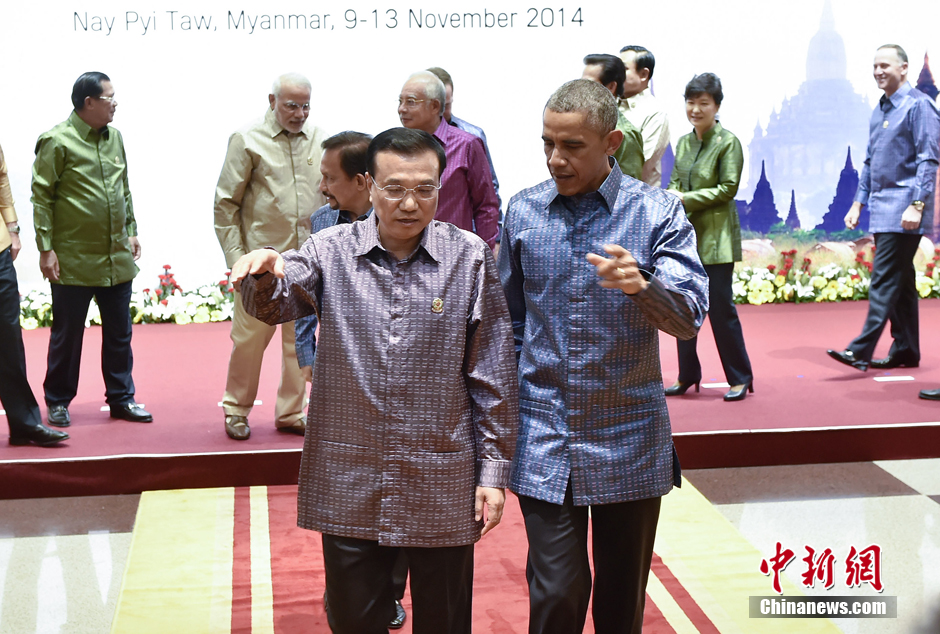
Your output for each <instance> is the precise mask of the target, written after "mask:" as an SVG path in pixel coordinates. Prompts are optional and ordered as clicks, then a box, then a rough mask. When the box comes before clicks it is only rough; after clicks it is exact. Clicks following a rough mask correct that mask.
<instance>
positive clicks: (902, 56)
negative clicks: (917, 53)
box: [878, 44, 907, 64]
mask: <svg viewBox="0 0 940 634" xmlns="http://www.w3.org/2000/svg"><path fill="white" fill-rule="evenodd" d="M883 48H893V49H894V50H895V51H896V52H897V54H898V59H900V60H901V61H902V62H904V63H905V64H906V63H907V51H905V50H904V49H903V48H901V47H900V46H899V45H897V44H883V45H881V46H879V47H878V50H879V51H880V50H881V49H883Z"/></svg>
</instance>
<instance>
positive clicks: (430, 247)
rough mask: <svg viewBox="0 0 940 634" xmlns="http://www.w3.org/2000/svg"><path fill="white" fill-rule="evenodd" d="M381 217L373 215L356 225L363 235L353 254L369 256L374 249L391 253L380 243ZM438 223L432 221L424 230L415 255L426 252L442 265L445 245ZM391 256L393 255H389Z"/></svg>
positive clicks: (412, 255) (360, 236)
mask: <svg viewBox="0 0 940 634" xmlns="http://www.w3.org/2000/svg"><path fill="white" fill-rule="evenodd" d="M378 223H379V217H378V216H377V215H376V214H372V215H371V216H370V217H369V218H367V219H365V220H363V221H362V222H359V223H356V224H357V225H358V226H359V228H360V230H361V233H360V235H359V247H358V248H357V249H356V250H355V251H354V252H353V253H355V254H356V255H357V256H362V255H368V254H369V253H371V252H372V251H373V250H374V249H380V250H382V251H385V252H386V253H389V252H388V250H387V249H386V248H385V247H383V246H382V243H381V242H380V241H379V225H378ZM437 225H438V221H437V220H432V221H431V223H430V224H429V225H428V226H427V227H425V228H424V232H423V233H422V234H421V241H420V242H419V243H418V246H417V248H416V249H415V253H417V252H418V251H421V250H422V249H423V250H424V252H425V253H427V254H428V256H429V257H430V258H431V259H432V260H434V261H435V262H437V263H440V262H441V260H442V255H443V253H444V245H443V244H441V241H442V238H441V236H440V235H439V234H440V229H439V228H438V226H437ZM415 253H412V254H411V256H410V257H409V258H408V259H409V260H410V259H411V258H412V257H414V255H415ZM389 255H391V254H390V253H389Z"/></svg>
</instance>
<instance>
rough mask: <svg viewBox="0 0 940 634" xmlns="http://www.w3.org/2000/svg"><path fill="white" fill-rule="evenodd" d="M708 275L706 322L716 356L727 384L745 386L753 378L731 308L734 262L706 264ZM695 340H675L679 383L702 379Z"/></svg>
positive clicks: (739, 323)
mask: <svg viewBox="0 0 940 634" xmlns="http://www.w3.org/2000/svg"><path fill="white" fill-rule="evenodd" d="M705 272H706V273H707V274H708V321H709V323H711V327H712V332H713V333H714V334H715V345H716V346H717V347H718V357H719V358H720V359H721V367H722V368H723V369H724V371H725V379H726V380H727V381H728V384H729V385H744V384H745V383H750V382H751V381H752V380H753V379H754V373H753V372H752V371H751V360H750V359H749V358H748V356H747V349H746V348H745V347H744V333H743V332H742V331H741V321H740V320H739V319H738V311H737V310H736V309H735V307H734V294H733V293H732V292H731V275H732V273H734V263H733V262H732V263H728V264H706V265H705ZM697 341H698V337H694V338H692V339H689V340H688V341H682V340H677V341H676V348H677V349H678V352H679V381H681V382H682V383H696V382H698V381H701V380H702V364H701V363H700V362H699V360H698V352H696V349H695V348H696V343H697Z"/></svg>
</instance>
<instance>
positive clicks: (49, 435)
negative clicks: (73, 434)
mask: <svg viewBox="0 0 940 634" xmlns="http://www.w3.org/2000/svg"><path fill="white" fill-rule="evenodd" d="M68 439H69V435H68V434H66V433H65V432H64V431H57V430H55V429H49V428H48V427H46V426H45V425H36V426H35V427H27V428H26V429H25V430H24V431H19V432H17V433H15V434H14V433H12V432H10V444H11V445H28V444H29V443H33V444H34V445H39V446H40V447H51V446H52V445H55V444H58V443H60V442H62V441H63V440H68Z"/></svg>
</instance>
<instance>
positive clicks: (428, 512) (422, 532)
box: [402, 451, 476, 537]
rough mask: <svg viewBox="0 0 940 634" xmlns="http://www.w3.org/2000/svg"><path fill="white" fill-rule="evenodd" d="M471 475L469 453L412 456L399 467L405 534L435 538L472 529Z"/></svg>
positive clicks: (473, 468) (472, 471) (473, 466)
mask: <svg viewBox="0 0 940 634" xmlns="http://www.w3.org/2000/svg"><path fill="white" fill-rule="evenodd" d="M474 475H475V462H474V459H473V455H472V453H470V452H462V451H461V452H449V453H430V452H428V453H418V454H415V455H413V456H412V457H411V459H410V461H409V462H407V463H406V464H405V465H404V467H403V468H402V486H403V490H404V491H405V496H404V508H402V513H403V519H404V525H405V526H404V528H405V533H406V534H408V535H413V536H420V537H437V536H442V535H448V534H452V533H456V532H459V531H464V530H467V529H468V528H470V527H472V526H473V524H474V522H475V520H474V497H475V495H476V486H475V484H474V482H475V478H474Z"/></svg>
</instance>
